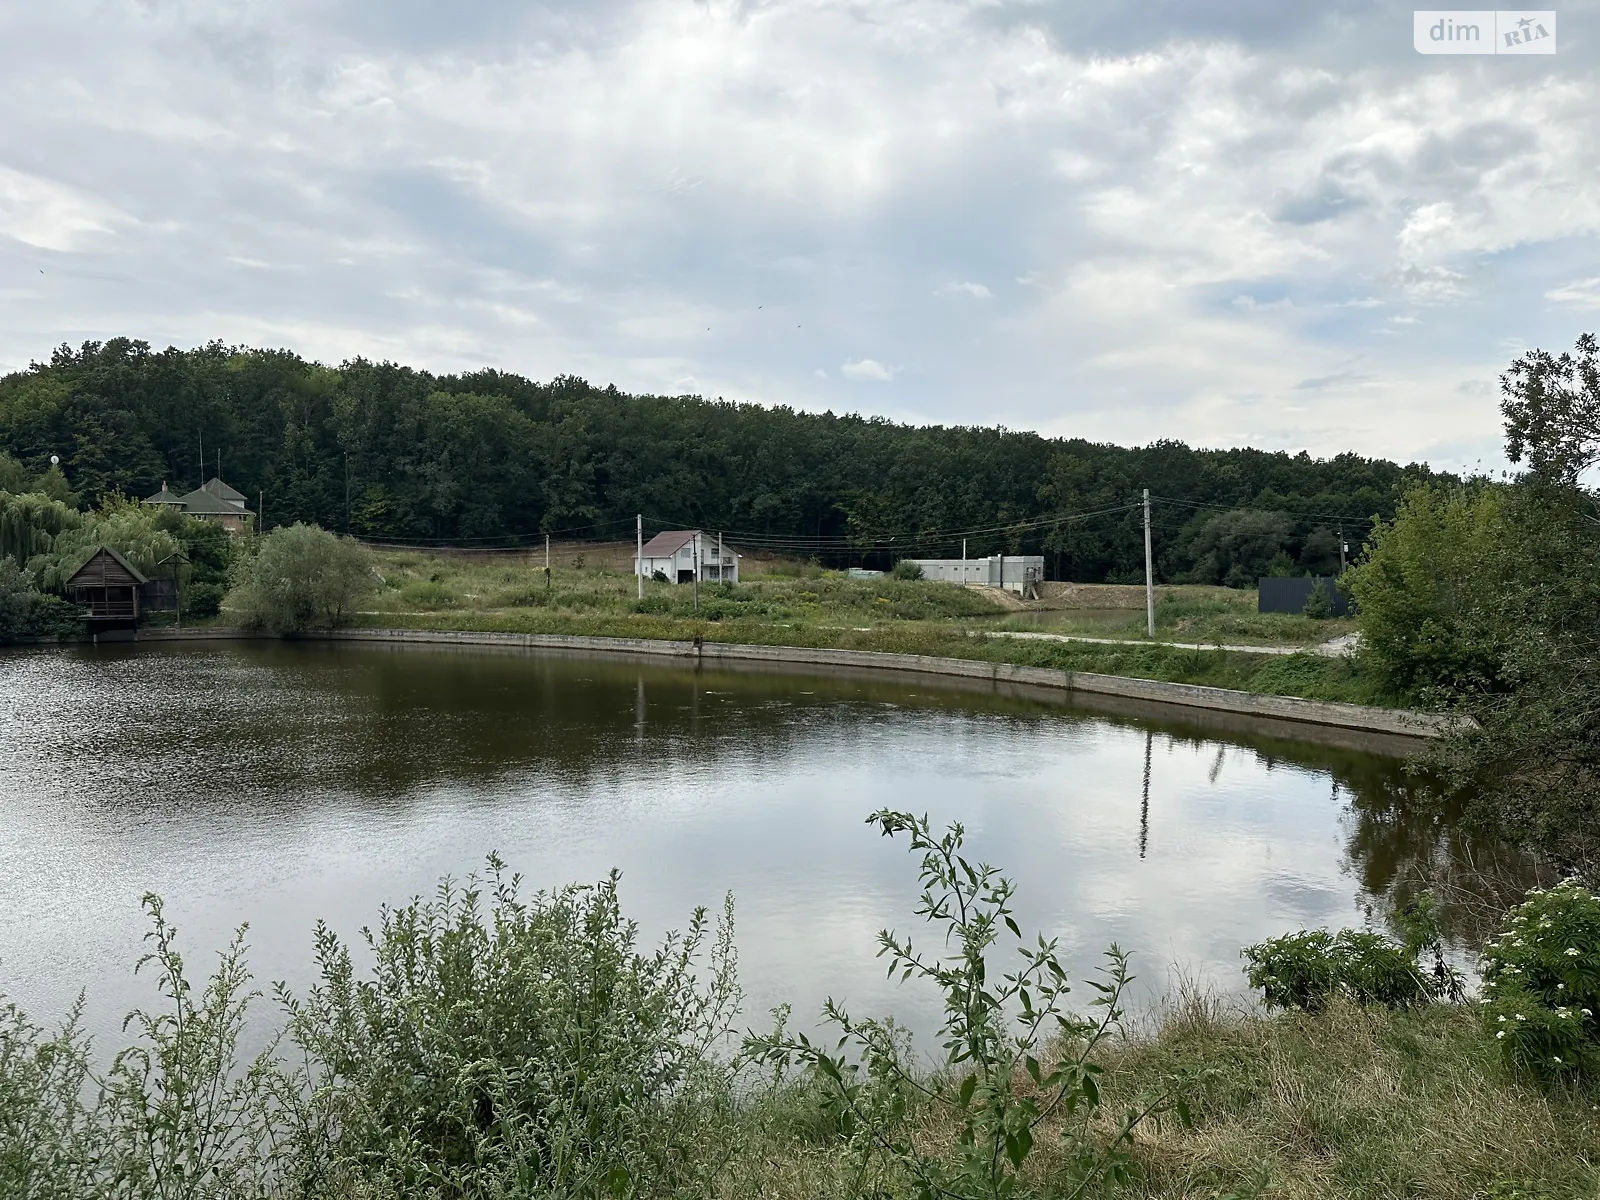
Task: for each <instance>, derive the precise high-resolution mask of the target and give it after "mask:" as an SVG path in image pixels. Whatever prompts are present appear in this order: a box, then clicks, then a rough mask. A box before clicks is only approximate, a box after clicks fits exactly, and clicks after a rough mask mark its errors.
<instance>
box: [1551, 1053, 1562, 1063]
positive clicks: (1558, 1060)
mask: <svg viewBox="0 0 1600 1200" xmlns="http://www.w3.org/2000/svg"><path fill="white" fill-rule="evenodd" d="M1550 1057H1551V1058H1553V1059H1555V1060H1556V1061H1557V1062H1560V1061H1561V1055H1559V1054H1552V1055H1551V1056H1550Z"/></svg>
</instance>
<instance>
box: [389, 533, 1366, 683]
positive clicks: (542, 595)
mask: <svg viewBox="0 0 1600 1200" xmlns="http://www.w3.org/2000/svg"><path fill="white" fill-rule="evenodd" d="M377 560H378V564H379V571H380V573H381V574H382V575H383V577H384V581H385V586H384V588H383V590H382V591H381V592H380V593H379V595H378V596H377V597H376V599H375V600H373V601H372V602H370V603H369V604H368V605H367V606H366V609H367V611H365V612H364V613H363V614H362V615H361V617H360V621H361V623H362V624H363V625H368V626H372V627H377V628H390V629H437V630H460V631H472V632H507V633H532V634H539V633H544V634H570V635H581V636H590V637H630V638H655V639H674V640H683V641H690V640H693V639H694V638H697V637H698V638H702V639H704V640H707V641H713V642H737V643H743V644H751V645H783V646H812V647H825V648H837V649H847V650H876V651H890V652H896V653H902V654H925V655H931V656H935V657H942V658H968V659H977V660H981V661H986V662H1004V663H1011V664H1014V665H1018V666H1036V667H1049V668H1055V669H1058V670H1069V671H1089V672H1096V673H1100V674H1107V675H1126V676H1131V677H1134V678H1139V679H1154V680H1162V681H1166V682H1173V683H1194V684H1202V685H1206V686H1210V687H1224V688H1235V689H1239V690H1242V691H1250V692H1258V693H1262V694H1270V695H1284V696H1299V697H1303V698H1307V699H1315V700H1335V701H1344V702H1347V703H1354V704H1378V705H1384V704H1388V703H1392V701H1390V700H1389V698H1387V697H1386V696H1385V695H1384V694H1383V693H1382V692H1381V691H1380V690H1379V689H1378V688H1377V687H1376V686H1375V685H1374V684H1373V682H1372V680H1371V679H1370V678H1368V677H1367V676H1366V675H1365V674H1364V672H1363V671H1362V670H1361V668H1360V666H1359V664H1358V663H1355V662H1352V661H1350V660H1347V659H1342V658H1328V657H1324V656H1319V655H1311V654H1304V655H1293V656H1282V655H1265V654H1250V653H1247V652H1234V651H1219V650H1192V649H1184V648H1178V647H1170V646H1160V645H1153V644H1150V643H1149V642H1147V641H1144V640H1143V639H1142V638H1139V637H1137V636H1133V635H1137V634H1138V633H1139V632H1141V629H1140V628H1135V629H1133V630H1132V634H1133V635H1130V636H1129V637H1128V639H1127V642H1128V644H1127V645H1125V646H1124V645H1104V644H1097V643H1087V642H1061V641H1051V640H1046V639H1034V638H1026V639H1021V638H1007V637H994V636H989V634H990V633H991V632H999V631H1002V630H1004V629H1006V628H1007V627H1008V626H1014V625H1015V624H1017V623H1018V622H1019V621H1020V620H1022V619H1024V618H1026V617H1027V616H1028V615H1030V614H1011V615H1010V616H1007V615H1006V614H1005V612H1004V610H1002V609H1000V608H999V607H998V606H997V605H996V603H995V602H994V600H992V599H991V598H989V597H988V596H987V595H985V594H984V593H982V592H979V591H974V590H971V589H967V588H961V587H957V586H955V585H953V584H945V583H929V582H922V581H916V582H908V581H903V580H896V579H889V578H884V579H873V580H852V579H848V578H845V577H843V576H842V575H839V574H826V573H823V574H819V573H817V572H816V571H815V570H812V571H810V572H805V571H800V572H797V573H796V574H793V575H787V576H783V575H777V576H774V575H763V576H759V577H756V578H750V579H747V580H746V581H745V582H741V583H740V584H738V585H731V584H703V585H702V586H701V588H700V604H699V608H698V609H696V608H695V605H694V594H693V589H692V588H689V587H686V586H679V585H672V584H662V583H653V582H652V583H647V584H646V587H645V596H644V599H643V600H642V601H641V600H639V599H638V598H637V596H636V587H637V583H636V581H635V579H634V578H633V576H632V575H627V574H621V573H618V572H616V571H606V570H601V569H594V568H587V569H574V568H572V567H560V568H556V569H555V570H554V571H553V572H552V577H551V581H550V585H549V587H548V588H547V587H546V585H545V581H544V573H543V571H542V569H539V568H538V567H534V566H529V565H527V564H526V563H524V562H507V561H500V562H492V561H491V562H470V561H461V560H458V559H450V558H444V557H437V556H431V555H425V554H419V553H410V552H407V553H380V554H378V555H377ZM1222 591H1223V589H1219V588H1204V589H1184V590H1179V591H1176V592H1174V593H1173V594H1168V595H1164V596H1163V597H1162V598H1161V601H1160V604H1159V605H1158V615H1159V616H1160V618H1161V620H1162V621H1164V622H1165V625H1164V626H1162V627H1160V628H1158V631H1157V632H1158V639H1159V638H1161V637H1170V638H1174V639H1176V638H1180V637H1181V638H1184V639H1188V640H1195V641H1200V642H1206V641H1211V642H1227V641H1229V640H1230V639H1231V640H1232V641H1233V642H1234V643H1236V644H1245V645H1248V644H1251V643H1252V641H1253V642H1254V643H1255V644H1262V643H1267V642H1273V641H1277V642H1279V643H1284V644H1305V643H1308V642H1315V641H1320V640H1322V639H1323V638H1324V637H1325V636H1333V635H1334V634H1335V633H1338V632H1344V631H1346V630H1347V629H1348V628H1349V625H1348V623H1343V622H1328V621H1311V620H1309V619H1308V618H1305V617H1296V616H1285V617H1280V616H1274V615H1270V614H1268V615H1262V614H1256V613H1254V612H1252V611H1249V610H1248V606H1249V605H1251V604H1253V602H1254V601H1253V598H1252V597H1251V596H1248V595H1245V594H1242V593H1241V594H1240V596H1239V597H1235V596H1233V595H1222V596H1218V595H1215V594H1214V593H1219V592H1222ZM1241 597H1242V598H1241ZM1130 620H1132V621H1134V622H1136V623H1142V614H1140V613H1138V612H1134V613H1133V615H1132V617H1131V618H1130ZM1185 622H1191V623H1190V624H1185ZM1205 622H1210V624H1205ZM1246 626H1249V627H1251V628H1252V629H1254V631H1255V632H1254V635H1247V634H1246V633H1243V632H1241V630H1242V629H1244V628H1245V627H1246ZM1052 628H1056V627H1054V626H1053V627H1052ZM1206 630H1211V631H1213V632H1217V633H1218V636H1216V637H1202V636H1201V633H1202V632H1204V631H1206ZM1085 632H1088V633H1090V634H1091V635H1092V636H1101V637H1104V636H1114V635H1108V634H1107V632H1106V627H1105V624H1104V623H1101V624H1098V625H1089V626H1088V627H1087V628H1086V629H1085Z"/></svg>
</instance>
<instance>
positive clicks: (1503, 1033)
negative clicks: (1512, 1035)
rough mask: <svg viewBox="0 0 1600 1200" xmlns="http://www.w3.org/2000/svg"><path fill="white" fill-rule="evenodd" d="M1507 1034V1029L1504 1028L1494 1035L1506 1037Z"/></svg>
mask: <svg viewBox="0 0 1600 1200" xmlns="http://www.w3.org/2000/svg"><path fill="white" fill-rule="evenodd" d="M1505 1035H1506V1031H1505V1030H1504V1029H1502V1030H1501V1031H1500V1032H1499V1033H1497V1034H1495V1035H1494V1036H1495V1037H1497V1038H1503V1037H1505Z"/></svg>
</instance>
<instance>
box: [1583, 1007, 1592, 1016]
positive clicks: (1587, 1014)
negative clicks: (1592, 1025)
mask: <svg viewBox="0 0 1600 1200" xmlns="http://www.w3.org/2000/svg"><path fill="white" fill-rule="evenodd" d="M1580 1011H1581V1012H1582V1013H1583V1015H1584V1016H1586V1017H1592V1016H1594V1014H1593V1013H1592V1012H1590V1011H1589V1010H1588V1009H1587V1008H1585V1009H1581V1010H1580Z"/></svg>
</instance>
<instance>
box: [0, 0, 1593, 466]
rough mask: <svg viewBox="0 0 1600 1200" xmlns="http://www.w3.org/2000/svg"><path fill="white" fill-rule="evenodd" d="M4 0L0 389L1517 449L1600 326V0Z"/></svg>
mask: <svg viewBox="0 0 1600 1200" xmlns="http://www.w3.org/2000/svg"><path fill="white" fill-rule="evenodd" d="M1557 12H1558V20H1559V26H1558V38H1559V52H1558V53H1557V54H1556V55H1555V56H1554V57H1550V56H1541V57H1506V56H1490V57H1433V56H1427V57H1424V56H1420V55H1417V54H1416V53H1415V52H1414V51H1413V49H1412V44H1411V26H1412V16H1411V8H1410V7H1405V8H1402V7H1399V6H1398V5H1395V4H1391V3H1378V2H1368V3H1363V2H1359V0H1329V2H1327V3H1321V4H1299V3H1285V2H1283V0H1270V2H1269V0H1233V2H1231V3H1223V2H1220V0H1193V2H1183V3H1180V2H1178V0H1155V2H1149V3H1138V4H1117V5H1112V4H1100V5H1087V4H1081V3H1078V2H1077V0H563V2H557V0H547V2H544V3H540V2H537V0H461V2H459V3H444V2H443V0H270V2H269V0H51V2H50V3H45V2H44V0H13V2H11V3H7V4H3V5H0V112H3V114H4V120H0V370H4V369H15V368H18V367H22V366H25V365H26V364H27V363H28V362H29V361H31V360H33V359H38V358H43V357H45V356H46V355H47V354H48V353H49V350H50V348H51V347H52V346H54V345H56V344H59V343H61V342H63V341H66V342H74V343H75V342H78V341H81V340H83V339H86V338H104V337H107V336H111V335H117V334H124V335H129V336H134V337H140V338H145V339H147V340H149V341H150V342H152V343H155V344H156V345H158V346H164V345H167V344H169V343H170V344H176V345H179V346H190V345H195V344H198V343H201V342H205V341H208V340H211V339H217V338H220V339H223V340H224V341H227V342H230V343H245V344H252V345H271V346H284V347H289V348H292V349H295V350H298V351H300V352H301V353H303V354H305V355H307V356H310V357H315V358H318V359H321V360H323V361H328V362H337V361H339V360H341V359H344V358H346V357H351V356H354V355H358V354H360V355H366V356H369V357H385V358H392V359H395V360H398V361H402V362H406V363H411V364H415V365H419V366H426V367H430V368H433V369H436V370H460V369H469V368H475V367H481V366H495V367H500V368H503V369H506V370H511V371H517V372H521V373H523V374H527V375H530V376H533V377H535V378H541V379H542V378H548V377H550V376H552V375H555V374H561V373H573V374H579V375H583V376H585V377H587V378H589V379H591V380H594V381H596V382H615V383H616V384H617V385H618V386H620V387H623V388H627V389H631V390H650V391H661V392H696V393H700V394H704V395H711V396H724V397H727V398H729V399H740V400H753V401H759V402H763V403H782V404H790V405H795V406H798V407H802V408H808V409H823V408H831V409H833V410H835V411H843V410H852V411H862V412H870V413H881V414H885V415H888V416H891V417H894V418H897V419H903V420H914V421H937V422H943V423H984V424H993V423H1003V424H1005V425H1008V426H1011V427H1014V428H1031V429H1038V430H1041V431H1044V432H1046V433H1051V434H1069V435H1079V436H1085V437H1091V438H1096V439H1104V440H1112V441H1117V442H1122V443H1143V442H1148V441H1150V440H1153V439H1155V438H1162V437H1169V438H1181V439H1184V440H1186V441H1189V442H1191V443H1194V444H1202V445H1242V444H1251V445H1258V446H1265V447H1270V448H1286V449H1292V450H1300V449H1306V450H1310V451H1311V452H1312V453H1314V454H1319V455H1325V454H1332V453H1336V452H1338V451H1341V450H1345V449H1354V450H1358V451H1360V452H1363V453H1368V454H1380V455H1385V456H1390V457H1396V458H1401V459H1405V460H1410V459H1419V458H1420V459H1426V460H1428V461H1431V462H1434V463H1435V464H1437V465H1440V466H1445V467H1461V466H1463V465H1466V466H1471V465H1472V464H1473V463H1474V462H1476V461H1478V460H1479V459H1482V460H1483V461H1484V464H1485V466H1491V465H1493V464H1495V463H1497V462H1498V446H1499V435H1498V428H1499V422H1498V411H1497V407H1496V402H1497V391H1496V378H1497V376H1498V374H1499V372H1500V371H1501V370H1502V369H1503V367H1504V365H1505V363H1506V362H1507V361H1508V359H1509V358H1511V357H1512V356H1514V355H1515V354H1517V353H1518V352H1519V351H1520V350H1521V349H1522V348H1524V347H1527V346H1532V345H1543V346H1547V347H1552V348H1560V347H1566V346H1570V345H1571V343H1572V341H1573V339H1574V338H1575V337H1576V335H1577V334H1578V333H1579V332H1580V331H1582V330H1584V329H1593V328H1595V327H1596V326H1600V0H1584V2H1582V3H1577V4H1570V5H1567V6H1564V7H1562V8H1560V9H1558V10H1557Z"/></svg>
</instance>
